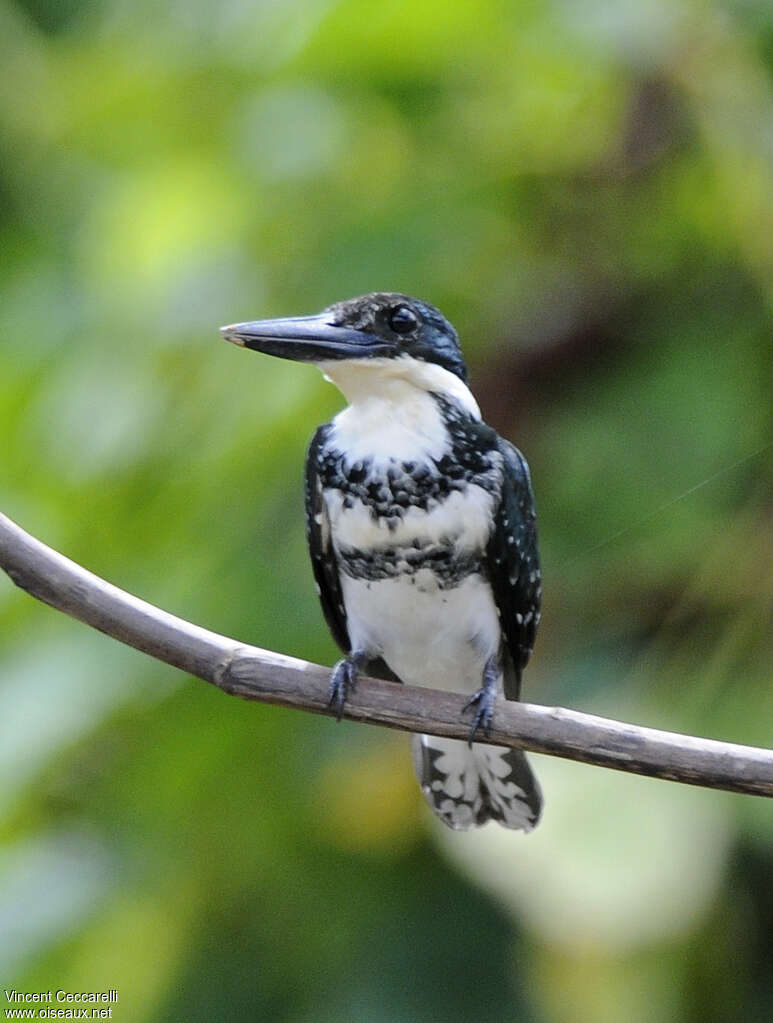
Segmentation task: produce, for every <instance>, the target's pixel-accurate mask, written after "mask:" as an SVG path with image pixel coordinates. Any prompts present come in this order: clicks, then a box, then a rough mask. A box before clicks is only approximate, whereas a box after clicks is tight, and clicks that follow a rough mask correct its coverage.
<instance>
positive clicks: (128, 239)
mask: <svg viewBox="0 0 773 1023" xmlns="http://www.w3.org/2000/svg"><path fill="white" fill-rule="evenodd" d="M0 56H1V57H2V60H0V131H1V134H0V138H1V139H2V143H1V144H2V161H1V162H0V210H1V211H2V221H3V237H2V259H1V260H0V338H1V339H2V340H1V341H0V435H1V436H2V465H1V467H0V491H1V493H2V502H1V504H0V507H2V509H3V510H4V511H5V512H7V513H8V514H10V515H12V516H13V517H14V518H16V519H17V520H18V521H19V522H20V523H21V524H23V525H24V526H25V527H26V528H28V529H30V530H31V531H33V532H34V533H35V534H37V535H39V536H40V537H41V538H43V539H45V540H46V541H47V542H49V543H51V544H52V545H53V546H55V547H57V548H59V549H61V550H63V551H64V552H66V553H67V554H69V555H70V556H71V557H73V558H75V559H76V560H78V561H81V562H82V563H85V564H86V565H87V566H88V567H90V568H92V569H94V570H95V571H97V572H99V573H100V574H102V575H104V576H106V577H107V578H108V579H111V580H113V581H115V582H116V583H118V584H119V585H122V586H124V587H126V588H128V589H129V590H131V591H133V592H136V593H138V594H140V595H142V596H144V597H146V598H147V599H150V600H152V601H154V602H155V603H158V604H160V605H162V606H164V607H167V608H169V609H170V610H174V611H176V612H178V613H180V614H182V615H183V616H186V617H189V618H191V619H193V620H194V621H197V622H200V623H202V624H204V625H207V626H209V627H211V628H213V629H216V630H218V631H223V632H226V633H228V634H231V635H236V636H238V637H240V638H243V639H244V640H246V641H250V642H254V643H256V644H259V645H263V646H267V647H270V648H273V649H278V650H281V651H284V652H287V653H292V654H295V655H298V656H301V657H306V658H310V659H315V660H321V661H323V662H327V663H330V662H332V660H333V658H334V657H335V650H334V648H333V644H332V641H331V640H330V638H329V637H328V635H327V632H326V630H325V628H324V625H323V621H322V617H321V614H320V612H319V609H318V607H317V603H316V598H315V595H314V590H313V586H312V584H311V577H310V570H309V568H308V566H307V563H306V552H305V549H304V536H303V526H302V502H301V473H302V460H303V454H304V448H305V445H306V443H307V440H308V438H309V436H310V434H311V432H312V429H313V427H314V426H315V425H316V424H317V423H318V422H320V421H322V420H323V419H325V418H326V417H329V416H330V415H331V414H333V413H334V412H335V410H336V409H337V408H339V407H340V403H341V400H340V398H339V396H338V395H337V393H336V392H335V391H334V390H333V389H332V388H330V387H329V386H328V385H327V384H325V383H324V382H323V381H322V379H321V378H320V377H319V375H318V374H317V373H315V371H314V370H313V369H311V368H303V367H299V366H296V365H292V364H283V363H281V362H278V361H272V360H270V359H266V358H261V357H259V356H257V355H254V354H252V353H246V352H242V351H238V350H236V349H234V348H231V347H229V346H226V345H224V344H223V343H222V342H221V341H220V340H219V338H218V334H217V328H218V326H219V325H220V324H222V323H227V322H231V321H234V320H240V319H247V318H252V317H259V316H260V317H262V316H271V315H283V314H286V315H289V314H294V313H295V314H302V313H307V312H314V311H316V310H317V309H319V308H321V307H322V306H324V305H326V304H327V303H329V302H331V301H334V300H336V299H339V298H344V297H348V296H350V295H354V294H357V293H360V292H363V291H368V290H371V289H396V290H405V291H408V292H409V293H414V294H418V295H420V296H422V297H425V298H427V299H429V300H430V301H432V302H434V303H436V304H437V305H439V306H440V307H441V308H442V309H443V310H444V312H446V313H447V315H448V316H449V317H450V318H451V319H452V320H453V322H454V323H455V324H456V325H457V327H458V328H459V329H460V332H461V335H462V337H463V339H464V344H465V350H466V353H467V356H468V361H469V363H470V367H471V376H472V383H473V387H474V390H475V391H476V393H477V395H478V396H479V398H480V400H481V405H482V407H483V409H484V413H485V415H486V417H487V419H488V420H489V421H490V422H491V423H492V425H494V426H495V427H496V428H498V429H499V430H500V431H501V432H502V433H503V434H505V435H506V436H508V437H511V438H512V439H514V440H515V441H516V442H517V443H518V444H519V445H520V446H521V447H522V448H523V450H524V451H525V452H526V454H527V456H528V458H529V460H530V462H531V466H532V472H533V476H534V480H535V484H536V489H537V497H538V502H539V511H540V522H541V537H542V548H543V555H544V562H545V591H546V608H545V615H544V619H543V625H542V631H541V635H540V638H539V642H538V647H537V651H536V653H535V657H534V660H533V662H532V666H531V667H530V669H529V671H528V673H527V676H526V692H525V695H526V698H527V699H530V700H533V701H535V702H542V703H554V702H555V703H562V704H565V705H568V706H572V707H575V708H578V709H582V710H588V711H594V712H599V713H604V714H608V715H610V716H613V717H617V718H622V719H628V720H634V721H638V722H640V723H646V724H650V725H654V726H658V727H663V728H671V729H675V730H685V731H689V732H693V733H698V734H705V735H712V736H715V737H719V738H727V739H730V740H735V741H739V742H746V743H756V744H761V745H767V746H770V745H771V744H772V743H773V727H772V725H771V722H773V686H771V663H772V661H773V649H772V647H773V636H772V635H771V628H770V623H771V610H772V609H773V571H771V565H772V564H773V489H772V487H771V483H772V478H771V477H772V471H771V470H772V467H773V458H772V457H771V448H770V447H769V446H768V445H769V444H770V441H771V422H770V420H771V401H770V393H771V379H770V375H771V347H772V346H771V303H772V302H773V8H771V6H770V4H769V3H767V2H766V0H733V2H724V3H719V2H714V3H712V2H705V3H702V2H699V0H669V2H666V0H637V2H635V3H619V4H608V3H602V2H600V0H586V2H584V3H582V4H576V3H571V2H568V0H552V2H548V0H544V2H537V3H524V2H512V0H511V2H502V0H474V2H473V0H454V3H451V4H449V3H439V2H436V0H435V2H432V0H422V2H416V0H378V2H370V0H368V2H362V0H338V2H336V0H285V2H284V3H281V4H275V3H249V2H246V0H224V2H222V3H219V4H209V3H203V2H201V0H170V2H168V3H163V4H156V3H150V2H148V0H105V2H103V3H100V4H95V3H85V2H79V0H64V2H62V0H15V2H14V0H0ZM702 483H703V484H704V485H702V486H700V487H697V485H698V484H702ZM0 644H1V646H0V814H1V815H2V823H1V824H0V840H1V842H2V846H1V848H0V956H2V969H0V973H2V985H3V986H6V985H8V986H11V985H13V986H15V987H17V988H20V989H26V990H33V989H48V988H50V987H54V988H56V987H62V988H70V989H73V990H75V989H84V988H85V989H90V988H91V989H103V988H106V987H115V988H118V990H119V996H120V1002H119V1006H118V1007H117V1009H116V1012H115V1015H116V1018H121V1019H126V1020H132V1021H137V1023H144V1021H153V1023H156V1021H160V1023H163V1021H170V1023H172V1021H179V1020H188V1021H197V1020H201V1021H205V1020H206V1021H210V1020H218V1019H229V1020H264V1019H265V1020H268V1019H272V1020H281V1021H291V1023H326V1021H333V1020H335V1021H337V1023H338V1021H341V1020H357V1021H360V1020H366V1021H369V1023H370V1021H374V1023H380V1021H384V1023H387V1021H388V1023H403V1021H405V1023H408V1021H411V1023H413V1021H416V1020H424V1019H426V1020H430V1019H431V1020H444V1021H445V1020H448V1021H453V1020H470V1019H475V1020H481V1021H499V1020H504V1019H514V1020H515V1019H517V1020H533V1021H535V1023H542V1021H545V1023H557V1021H569V1020H571V1021H585V1020H588V1021H594V1023H595V1021H601V1023H606V1021H609V1023H618V1021H623V1020H624V1021H626V1023H638V1021H651V1020H658V1021H675V1023H691V1021H698V1020H700V1021H701V1023H705V1021H714V1020H716V1021H736V1020H743V1021H744V1023H754V1021H763V1020H764V1021H767V1020H769V1019H770V1018H771V1005H773V965H772V964H773V897H772V896H771V884H770V878H771V871H773V813H772V812H771V806H770V805H769V803H767V802H766V801H764V800H755V799H753V798H751V797H740V796H730V795H726V794H722V793H715V792H707V791H702V790H698V789H687V788H681V787H678V786H672V785H669V784H666V783H662V782H654V781H648V780H645V779H636V778H632V777H625V776H617V775H615V774H613V773H611V772H605V771H602V770H598V769H593V768H589V767H583V766H580V765H576V764H562V763H560V762H557V761H553V760H549V759H547V758H538V757H535V758H534V759H535V761H536V762H537V767H538V769H539V773H540V776H541V778H542V779H543V783H544V787H545V790H546V796H547V812H546V816H545V820H544V824H543V825H542V826H541V827H540V829H539V830H538V831H537V832H536V833H535V834H534V835H533V836H530V837H528V838H524V837H522V836H517V835H516V836H513V835H511V834H507V833H505V832H502V831H500V830H497V829H494V828H487V829H484V830H483V831H482V832H480V833H478V834H475V835H461V836H458V835H457V836H455V835H450V834H446V833H445V832H442V831H441V830H440V826H438V827H435V826H434V822H433V821H432V820H430V819H429V816H428V812H427V811H426V809H425V807H424V806H423V803H422V801H421V798H420V795H419V793H418V790H417V787H416V785H415V782H414V780H413V777H412V772H411V767H410V758H409V755H408V743H407V739H406V737H405V736H399V735H397V736H396V735H391V734H388V733H386V732H383V731H379V730H375V729H374V730H369V729H365V728H362V727H356V726H353V725H347V724H341V725H340V726H336V725H335V724H334V723H332V722H330V721H326V720H320V719H317V718H313V717H310V716H307V715H303V714H298V713H292V712H289V711H282V710H278V709H271V708H267V707H259V706H252V705H246V704H243V703H241V702H239V701H237V700H233V699H227V698H225V697H223V696H222V695H221V694H219V693H218V692H216V691H214V690H210V689H209V688H208V687H207V686H205V685H203V684H201V683H199V682H196V681H193V680H189V679H186V678H185V677H183V676H181V675H179V674H177V673H175V672H174V671H172V670H171V669H166V668H164V667H162V666H159V665H158V664H155V663H153V662H152V661H150V660H148V659H144V658H143V657H141V656H140V655H139V654H135V653H132V652H130V651H127V650H124V649H122V648H121V647H120V646H118V645H117V644H116V643H114V642H111V641H109V640H107V639H105V638H104V637H101V636H99V635H97V634H95V633H93V632H91V631H88V630H86V629H85V628H83V627H81V626H79V625H77V624H75V623H73V622H71V621H66V620H63V619H60V618H59V617H58V616H57V615H55V614H54V613H53V612H50V611H49V610H48V609H46V608H44V607H42V606H40V605H37V604H35V603H34V602H33V601H31V600H29V599H27V598H25V597H24V596H23V595H22V594H20V593H18V592H17V591H15V590H14V589H13V588H12V587H11V585H10V584H9V583H7V582H5V583H4V584H3V583H2V581H0Z"/></svg>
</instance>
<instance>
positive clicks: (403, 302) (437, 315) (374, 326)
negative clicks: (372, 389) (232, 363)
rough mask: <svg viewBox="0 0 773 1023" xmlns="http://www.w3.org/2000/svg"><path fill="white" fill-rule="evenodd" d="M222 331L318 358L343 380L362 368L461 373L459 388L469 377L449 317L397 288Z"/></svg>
mask: <svg viewBox="0 0 773 1023" xmlns="http://www.w3.org/2000/svg"><path fill="white" fill-rule="evenodd" d="M221 333H222V335H223V337H224V338H226V340H228V341H232V342H233V343H234V344H237V345H242V346H244V347H245V348H253V349H255V350H256V351H258V352H265V353H266V354H267V355H276V356H279V358H281V359H294V360H296V361H298V362H313V363H316V364H317V365H318V366H320V368H321V369H322V370H323V371H324V372H325V373H326V374H327V375H328V376H330V377H331V378H332V379H333V380H334V381H335V382H336V383H339V381H340V380H341V379H342V378H344V377H346V376H347V371H348V370H351V371H352V372H351V373H349V376H351V375H353V374H354V375H357V376H359V377H361V376H362V373H361V372H358V370H364V369H366V367H370V368H371V369H372V370H373V371H375V373H379V372H380V373H381V374H383V375H384V376H385V377H387V376H394V375H396V374H397V373H399V375H400V376H402V377H404V378H408V377H411V376H413V377H415V379H416V380H417V381H418V380H420V379H423V378H427V379H431V378H432V377H433V376H439V375H440V372H445V373H450V374H452V375H453V376H454V377H456V378H457V386H458V381H461V382H462V385H464V384H466V381H467V368H466V366H465V364H464V359H463V358H462V353H461V350H460V348H459V338H458V336H457V333H456V331H455V330H454V328H453V327H452V326H451V324H450V323H449V322H448V320H447V319H446V318H445V317H444V316H443V314H442V313H441V312H439V310H437V309H436V308H435V307H434V306H432V305H430V304H429V303H428V302H422V301H421V300H420V299H417V298H411V297H410V296H409V295H401V294H399V293H397V292H388V291H376V292H372V293H371V294H369V295H361V296H360V297H359V298H350V299H348V300H346V301H345V302H336V303H335V305H331V306H328V308H327V309H325V310H323V311H322V312H321V313H318V314H317V315H316V316H297V317H288V318H286V319H279V320H255V321H254V322H251V323H234V324H231V325H230V326H228V327H222V328H221ZM336 364H338V365H336ZM431 367H437V371H436V372H435V373H432V372H431ZM371 375H373V374H370V373H369V374H368V376H371ZM342 389H345V388H342Z"/></svg>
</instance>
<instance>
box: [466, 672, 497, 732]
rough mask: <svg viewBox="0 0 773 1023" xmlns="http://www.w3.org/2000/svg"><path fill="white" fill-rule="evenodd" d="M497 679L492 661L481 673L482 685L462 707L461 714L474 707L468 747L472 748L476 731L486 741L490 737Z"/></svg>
mask: <svg viewBox="0 0 773 1023" xmlns="http://www.w3.org/2000/svg"><path fill="white" fill-rule="evenodd" d="M498 678H499V670H498V667H497V665H496V662H495V661H494V660H493V659H492V660H491V661H489V662H488V663H487V664H486V668H485V670H484V672H483V685H482V686H481V687H480V689H479V690H478V691H477V692H476V693H473V694H472V696H471V697H470V698H469V700H468V701H467V703H465V705H464V707H462V714H464V713H466V712H467V711H468V710H469V709H470V707H475V716H474V717H473V719H472V728H471V729H470V734H469V736H468V738H467V745H468V746H472V743H473V740H474V739H475V735H476V733H477V731H478V729H481V730H482V732H483V734H484V735H485V736H486V738H487V739H488V738H489V737H490V735H491V719H492V718H493V716H494V701H495V700H496V698H497V681H498Z"/></svg>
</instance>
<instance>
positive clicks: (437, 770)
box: [413, 735, 542, 831]
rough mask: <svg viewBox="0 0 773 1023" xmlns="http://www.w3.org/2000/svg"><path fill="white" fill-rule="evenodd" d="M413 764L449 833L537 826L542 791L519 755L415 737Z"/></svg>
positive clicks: (504, 749) (501, 749)
mask: <svg viewBox="0 0 773 1023" xmlns="http://www.w3.org/2000/svg"><path fill="white" fill-rule="evenodd" d="M413 762H414V767H415V770H416V775H417V777H418V779H419V783H420V785H421V789H422V792H423V793H424V795H425V796H426V798H427V801H428V803H429V804H430V806H431V807H432V809H433V810H434V812H435V813H436V814H437V815H438V817H440V819H441V820H442V821H443V823H444V824H447V825H448V827H449V828H453V829H454V830H456V831H466V830H468V829H469V828H474V827H478V826H480V825H481V824H485V823H486V821H488V820H495V821H498V823H499V824H501V825H502V826H503V827H505V828H513V829H515V830H518V831H531V830H532V829H533V828H535V827H536V825H537V823H538V822H539V818H540V813H541V812H542V791H541V789H540V786H539V782H538V781H537V779H536V777H535V776H534V774H533V772H532V770H531V768H530V766H529V763H528V761H527V759H526V756H525V755H524V753H522V752H521V750H514V749H509V748H508V747H506V746H488V745H484V744H482V743H473V745H472V747H470V746H469V745H468V744H467V743H466V742H464V741H463V740H461V739H445V738H441V737H439V736H435V735H414V737H413Z"/></svg>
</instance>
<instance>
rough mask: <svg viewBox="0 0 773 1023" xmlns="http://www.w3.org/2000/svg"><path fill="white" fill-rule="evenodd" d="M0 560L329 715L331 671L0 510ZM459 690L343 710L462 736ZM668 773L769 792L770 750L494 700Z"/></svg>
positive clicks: (217, 680) (104, 625) (144, 635)
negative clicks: (216, 626) (222, 623)
mask: <svg viewBox="0 0 773 1023" xmlns="http://www.w3.org/2000/svg"><path fill="white" fill-rule="evenodd" d="M0 567H2V568H3V569H4V570H5V571H6V572H7V573H8V575H9V576H10V577H11V579H12V580H13V581H14V582H15V583H16V585H17V586H20V587H21V588H22V589H24V590H26V591H27V592H28V593H30V594H31V595H32V596H33V597H37V598H38V600H42V601H44V602H45V603H46V604H50V605H51V606H52V607H55V608H57V609H58V610H60V611H64V612H65V613H66V614H69V615H72V616H73V617H74V618H79V619H80V620H81V621H82V622H85V623H86V624H87V625H91V626H93V627H94V628H95V629H99V630H100V631H101V632H104V633H106V634H107V635H108V636H112V637H113V638H115V639H118V640H120V641H121V642H122V643H127V644H128V645H129V646H133V647H135V648H136V649H137V650H142V651H144V652H145V653H147V654H150V655H151V656H152V657H155V658H157V659H158V660H160V661H165V662H166V663H167V664H173V665H174V666H175V667H177V668H181V669H182V670H183V671H187V672H189V673H190V674H192V675H197V676H198V677H199V678H202V679H204V680H205V681H206V682H211V683H212V684H213V685H216V686H218V687H219V688H220V689H222V690H224V691H225V692H226V693H230V694H231V695H234V696H241V697H243V698H244V699H247V700H260V701H262V702H264V703H276V704H281V705H283V706H285V707H296V708H298V709H301V710H309V711H313V712H315V713H318V714H330V713H331V710H330V709H329V708H328V706H327V686H328V679H329V674H330V673H329V669H327V668H322V667H320V666H319V665H317V664H310V663H309V662H308V661H301V660H297V659H296V658H294V657H285V656H284V655H282V654H276V653H273V652H271V651H269V650H261V649H260V648H258V647H253V646H246V645H244V644H241V643H238V642H236V640H233V639H228V638H227V637H226V636H221V635H219V634H218V633H215V632H209V631H208V630H207V629H202V628H200V627H199V626H198V625H192V624H191V623H190V622H186V621H184V620H183V619H181V618H176V617H175V616H174V615H171V614H168V613H167V612H166V611H161V610H160V609H159V608H157V607H154V606H153V605H152V604H147V603H146V602H145V601H144V600H139V599H138V598H137V597H133V596H131V595H130V594H128V593H125V592H124V591H123V590H119V589H118V588H117V587H115V586H112V585H111V584H110V583H108V582H105V581H104V580H103V579H100V578H99V577H98V576H96V575H93V574H92V573H91V572H88V571H87V570H86V569H85V568H82V567H81V566H80V565H77V564H75V562H73V561H70V560H69V559H68V558H65V557H64V556H63V555H61V554H58V553H57V552H56V551H53V550H52V549H51V548H50V547H46V546H45V544H42V543H40V541H38V540H36V539H35V538H34V537H32V536H30V535H29V534H28V533H25V532H24V530H23V529H21V528H20V527H19V526H17V525H16V524H15V523H13V522H12V521H11V520H10V519H8V518H6V516H4V515H2V514H0ZM462 701H463V698H462V697H461V696H460V695H459V694H458V693H457V694H454V693H446V692H439V691H437V690H432V689H422V688H417V687H414V686H401V685H396V684H393V683H390V682H381V681H378V680H376V679H361V680H360V682H359V684H358V686H357V691H356V693H354V694H353V695H352V697H351V698H350V699H349V700H348V701H347V704H346V708H345V710H344V716H345V717H347V718H349V719H351V720H352V721H364V722H366V723H368V724H378V725H385V726H386V727H388V728H399V729H403V730H405V731H409V732H429V733H430V734H433V735H446V736H452V737H454V738H460V739H464V738H466V737H467V733H468V729H469V724H468V723H467V722H465V721H463V720H462V718H461V708H462ZM488 741H490V742H492V743H495V744H497V745H500V746H513V747H517V748H520V749H527V750H534V751H535V752H538V753H549V754H552V755H553V756H559V757H566V758H568V759H570V760H580V761H583V762H584V763H587V764H596V765H598V766H600V767H611V768H614V769H616V770H619V771H629V772H632V773H634V774H645V775H651V776H652V777H656V778H667V779H669V780H671V781H680V782H686V783H688V784H690V785H703V786H706V787H708V788H717V789H728V790H730V791H731V792H747V793H752V794H756V795H760V796H773V750H765V749H759V748H756V747H753V746H737V745H734V744H732V743H727V742H718V741H716V740H713V739H699V738H695V737H693V736H686V735H677V734H675V733H673V732H661V731H656V730H655V729H652V728H641V727H639V726H637V725H629V724H624V723H623V722H619V721H610V720H608V719H606V718H600V717H594V716H592V715H590V714H580V713H578V712H576V711H571V710H564V709H563V708H561V707H540V706H535V705H533V704H528V703H514V702H511V701H509V700H499V701H497V705H496V711H495V713H494V720H493V723H492V728H491V735H490V737H489V740H488Z"/></svg>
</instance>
